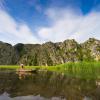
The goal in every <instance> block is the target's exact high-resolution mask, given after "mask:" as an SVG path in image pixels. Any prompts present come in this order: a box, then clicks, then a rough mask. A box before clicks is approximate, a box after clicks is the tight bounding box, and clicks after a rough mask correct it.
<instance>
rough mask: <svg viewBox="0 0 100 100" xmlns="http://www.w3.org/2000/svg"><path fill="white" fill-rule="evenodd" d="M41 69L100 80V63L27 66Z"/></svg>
mask: <svg viewBox="0 0 100 100" xmlns="http://www.w3.org/2000/svg"><path fill="white" fill-rule="evenodd" d="M18 68H19V66H17V65H1V66H0V69H15V70H16V69H18ZM36 68H38V69H41V70H49V71H55V72H59V73H65V74H66V75H71V76H77V77H78V76H82V77H98V78H100V62H76V63H74V62H69V63H65V64H60V65H56V66H25V69H36Z"/></svg>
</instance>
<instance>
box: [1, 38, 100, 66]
mask: <svg viewBox="0 0 100 100" xmlns="http://www.w3.org/2000/svg"><path fill="white" fill-rule="evenodd" d="M95 60H96V61H100V40H97V39H94V38H89V40H87V41H85V42H84V43H81V44H79V43H77V42H76V41H75V40H74V39H71V40H65V41H64V42H58V43H52V42H47V43H44V44H42V45H40V44H21V43H19V44H16V45H14V46H12V45H10V44H8V43H4V42H0V65H15V64H19V63H24V64H25V65H40V66H42V65H45V66H47V65H56V64H62V63H66V62H77V61H95Z"/></svg>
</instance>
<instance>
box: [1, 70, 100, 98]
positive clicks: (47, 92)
mask: <svg viewBox="0 0 100 100" xmlns="http://www.w3.org/2000/svg"><path fill="white" fill-rule="evenodd" d="M0 100H100V80H99V79H96V78H92V79H89V78H87V79H86V78H74V77H71V76H65V75H61V74H59V73H54V72H49V71H41V72H38V73H25V72H23V73H15V72H14V71H11V72H10V71H7V72H4V71H0Z"/></svg>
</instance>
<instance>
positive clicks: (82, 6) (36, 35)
mask: <svg viewBox="0 0 100 100" xmlns="http://www.w3.org/2000/svg"><path fill="white" fill-rule="evenodd" d="M99 21H100V0H0V41H4V42H9V43H11V44H16V43H20V42H21V43H44V42H47V41H52V42H59V41H64V40H65V39H72V38H74V39H76V41H78V42H84V41H85V40H87V39H88V38H89V37H94V38H97V39H100V22H99Z"/></svg>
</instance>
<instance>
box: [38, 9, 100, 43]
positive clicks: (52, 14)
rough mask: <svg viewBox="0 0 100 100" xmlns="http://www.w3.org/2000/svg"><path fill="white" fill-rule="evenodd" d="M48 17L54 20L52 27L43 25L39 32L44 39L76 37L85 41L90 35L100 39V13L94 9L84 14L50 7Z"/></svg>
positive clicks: (54, 40)
mask: <svg viewBox="0 0 100 100" xmlns="http://www.w3.org/2000/svg"><path fill="white" fill-rule="evenodd" d="M46 14H47V16H48V18H50V20H51V21H52V25H51V26H50V27H41V28H40V29H39V30H38V31H37V33H38V35H39V36H40V38H42V39H43V41H49V40H50V41H53V42H58V41H63V40H65V39H72V38H74V39H76V40H77V41H78V42H83V41H85V40H87V39H88V38H90V37H94V38H97V39H100V13H99V12H95V11H92V12H91V13H89V14H88V15H85V16H83V15H82V14H81V13H80V11H78V12H77V11H73V10H71V9H48V10H47V11H46Z"/></svg>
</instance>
